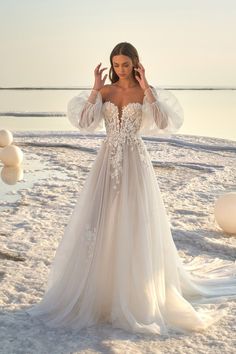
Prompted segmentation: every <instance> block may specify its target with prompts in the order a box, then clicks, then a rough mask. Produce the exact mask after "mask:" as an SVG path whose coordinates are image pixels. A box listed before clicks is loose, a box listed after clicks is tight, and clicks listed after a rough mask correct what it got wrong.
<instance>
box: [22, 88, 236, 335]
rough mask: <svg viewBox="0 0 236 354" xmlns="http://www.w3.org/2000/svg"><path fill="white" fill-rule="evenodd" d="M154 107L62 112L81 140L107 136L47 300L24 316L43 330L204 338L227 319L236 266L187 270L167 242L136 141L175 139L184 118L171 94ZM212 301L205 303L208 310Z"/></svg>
mask: <svg viewBox="0 0 236 354" xmlns="http://www.w3.org/2000/svg"><path fill="white" fill-rule="evenodd" d="M152 92H153V94H154V96H155V98H156V101H155V102H153V103H149V101H148V100H147V97H146V96H144V99H143V104H141V103H139V102H131V103H129V104H127V105H125V106H124V107H122V112H121V114H120V112H119V109H118V107H117V106H116V105H115V104H114V103H113V102H111V101H106V102H103V101H102V96H101V94H100V92H98V94H97V97H96V102H95V103H91V102H89V101H88V97H89V94H90V91H89V92H88V91H82V92H81V93H80V94H78V95H77V96H75V97H73V98H72V99H71V100H70V101H69V103H68V119H69V121H70V122H71V123H72V124H73V125H74V126H75V127H76V128H78V129H79V130H80V132H81V133H85V134H86V133H92V132H106V135H105V138H104V139H103V141H102V143H101V147H100V150H99V152H98V154H97V156H96V159H95V161H94V164H93V166H92V168H91V170H90V173H89V175H88V177H87V180H86V182H85V185H84V187H83V189H82V191H81V194H80V196H79V199H78V201H77V204H76V206H75V208H74V210H73V213H72V215H71V217H70V220H69V222H68V224H67V226H66V227H65V230H64V236H63V237H62V239H61V241H60V243H59V246H58V249H57V251H56V254H55V258H54V260H53V262H52V265H51V270H50V273H49V277H48V283H47V286H46V291H45V294H44V296H43V298H42V300H41V302H40V303H38V304H35V306H33V307H31V308H29V309H27V310H26V311H27V312H28V313H29V314H30V315H31V316H36V317H38V318H39V319H41V320H42V321H43V322H44V323H45V324H46V325H48V326H49V327H67V328H71V329H76V330H80V329H82V328H84V327H88V326H91V325H94V324H98V323H102V322H106V323H108V322H109V323H110V324H111V326H112V327H114V328H122V329H124V330H127V331H129V332H143V333H157V334H167V333H169V331H170V330H175V331H176V330H177V331H180V332H184V333H186V332H187V333H189V332H191V331H201V330H204V329H205V328H207V327H208V326H209V325H211V324H212V323H214V322H216V321H218V320H219V319H220V318H221V317H222V316H224V315H226V314H227V313H228V308H227V306H226V305H225V306H224V303H226V299H229V298H230V299H235V298H236V263H235V262H231V263H230V262H227V263H224V262H223V261H222V260H220V259H218V258H217V259H215V260H213V261H212V262H205V263H204V264H198V262H192V263H189V264H184V263H183V261H182V260H181V258H180V256H179V255H178V251H177V249H176V246H175V244H174V241H173V239H172V234H171V228H170V222H169V220H168V217H167V213H166V210H165V206H164V203H163V200H162V196H161V192H160V189H159V185H158V182H157V179H156V176H155V173H154V169H153V166H152V163H151V159H150V156H149V154H148V151H147V149H146V146H145V144H144V142H143V140H142V138H141V135H157V134H172V133H173V132H176V131H177V130H178V129H179V128H180V126H181V125H182V123H183V111H182V108H181V106H180V104H179V102H178V100H177V99H176V97H175V96H174V95H173V94H172V93H171V92H170V91H167V90H163V89H161V88H158V87H156V86H155V87H152ZM209 299H210V301H209Z"/></svg>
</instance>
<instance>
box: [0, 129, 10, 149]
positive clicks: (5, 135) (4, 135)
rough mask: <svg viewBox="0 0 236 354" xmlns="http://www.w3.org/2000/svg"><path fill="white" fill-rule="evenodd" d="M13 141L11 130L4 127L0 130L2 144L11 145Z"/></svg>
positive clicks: (0, 143)
mask: <svg viewBox="0 0 236 354" xmlns="http://www.w3.org/2000/svg"><path fill="white" fill-rule="evenodd" d="M12 142H13V135H12V133H11V132H10V130H7V129H2V130H0V146H1V147H4V146H7V145H10V144H11V143H12Z"/></svg>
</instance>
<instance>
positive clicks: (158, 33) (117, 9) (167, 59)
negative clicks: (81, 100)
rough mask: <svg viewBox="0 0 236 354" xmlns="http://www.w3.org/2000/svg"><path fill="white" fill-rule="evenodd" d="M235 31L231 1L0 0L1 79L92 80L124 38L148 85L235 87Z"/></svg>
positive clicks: (235, 15) (234, 4)
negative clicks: (95, 72)
mask: <svg viewBox="0 0 236 354" xmlns="http://www.w3.org/2000/svg"><path fill="white" fill-rule="evenodd" d="M235 34H236V1H235V0H224V1H223V0H198V1H195V0H178V1H177V0H176V1H174V0H172V1H170V0H165V1H163V0H161V1H160V0H146V1H138V0H136V1H134V0H116V1H112V0H110V1H106V0H99V1H95V0H86V1H85V0H83V1H80V0H77V1H76V0H47V1H46V0H41V1H39V0H37V1H36V0H21V1H19V0H18V1H17V0H7V1H3V0H0V43H1V54H0V86H9V85H16V86H21V85H25V86H27V85H29V86H36V85H46V86H47V85H50V86H51V85H56V86H57V85H58V86H63V85H73V86H80V85H93V81H94V74H93V71H94V68H95V66H96V65H97V64H98V63H99V62H100V61H101V62H102V65H103V66H109V55H110V52H111V50H112V49H113V47H114V46H115V45H116V44H117V43H119V42H123V41H127V42H130V43H132V44H133V45H134V46H135V47H136V49H137V50H138V52H139V55H140V62H141V63H142V64H143V65H144V67H145V68H146V76H147V79H148V82H149V83H150V84H154V85H163V86H165V85H197V86H198V85H227V86H230V85H233V86H236V73H235V63H236V41H235ZM107 72H108V70H107ZM106 83H110V81H108V79H107V81H106Z"/></svg>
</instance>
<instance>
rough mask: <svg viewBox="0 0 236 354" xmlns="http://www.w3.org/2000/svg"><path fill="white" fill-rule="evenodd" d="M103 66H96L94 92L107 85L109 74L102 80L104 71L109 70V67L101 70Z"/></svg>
mask: <svg viewBox="0 0 236 354" xmlns="http://www.w3.org/2000/svg"><path fill="white" fill-rule="evenodd" d="M101 64H102V63H100V64H98V65H97V66H96V68H95V70H94V76H95V82H94V85H93V88H94V90H100V89H101V88H102V87H103V86H104V83H105V81H106V78H107V74H106V75H105V76H104V78H103V79H102V73H103V71H104V70H106V69H107V67H106V68H103V69H101V70H99V69H100V66H101Z"/></svg>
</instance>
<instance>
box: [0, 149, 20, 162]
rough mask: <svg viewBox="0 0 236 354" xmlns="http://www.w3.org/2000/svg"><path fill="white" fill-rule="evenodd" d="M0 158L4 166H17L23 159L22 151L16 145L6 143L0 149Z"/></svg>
mask: <svg viewBox="0 0 236 354" xmlns="http://www.w3.org/2000/svg"><path fill="white" fill-rule="evenodd" d="M0 160H2V162H3V163H4V165H6V166H18V165H20V164H21V162H22V160H23V151H22V150H21V149H20V148H19V147H18V146H16V145H13V144H11V145H8V146H5V147H4V148H2V150H1V151H0Z"/></svg>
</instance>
